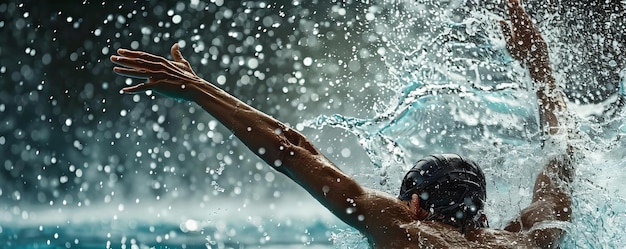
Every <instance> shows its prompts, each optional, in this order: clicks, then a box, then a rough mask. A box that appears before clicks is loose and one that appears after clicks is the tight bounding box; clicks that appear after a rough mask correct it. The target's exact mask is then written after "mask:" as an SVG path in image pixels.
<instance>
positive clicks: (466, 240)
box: [372, 221, 537, 249]
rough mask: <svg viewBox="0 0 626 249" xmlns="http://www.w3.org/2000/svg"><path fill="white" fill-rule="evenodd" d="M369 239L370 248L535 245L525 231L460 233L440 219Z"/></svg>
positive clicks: (399, 228)
mask: <svg viewBox="0 0 626 249" xmlns="http://www.w3.org/2000/svg"><path fill="white" fill-rule="evenodd" d="M380 237H381V238H377V239H376V240H375V241H373V243H372V244H373V248H376V249H387V248H410V249H413V248H537V246H536V245H535V244H534V240H532V239H530V237H529V236H528V235H527V234H526V233H516V232H509V231H505V230H498V229H489V228H485V229H479V230H477V231H475V232H474V233H472V234H470V235H463V234H462V233H460V232H459V231H458V230H457V229H455V228H453V227H451V226H448V225H446V224H443V223H440V222H432V221H415V222H411V223H408V224H400V225H399V226H397V227H395V228H391V229H389V230H388V234H387V236H380Z"/></svg>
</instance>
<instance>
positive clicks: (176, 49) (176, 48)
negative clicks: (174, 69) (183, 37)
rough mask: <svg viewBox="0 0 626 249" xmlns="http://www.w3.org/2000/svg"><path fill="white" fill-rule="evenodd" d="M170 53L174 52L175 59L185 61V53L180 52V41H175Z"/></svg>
mask: <svg viewBox="0 0 626 249" xmlns="http://www.w3.org/2000/svg"><path fill="white" fill-rule="evenodd" d="M170 53H171V54H172V58H173V59H174V61H177V62H183V61H185V58H183V54H181V53H180V46H178V43H174V45H173V46H172V49H170Z"/></svg>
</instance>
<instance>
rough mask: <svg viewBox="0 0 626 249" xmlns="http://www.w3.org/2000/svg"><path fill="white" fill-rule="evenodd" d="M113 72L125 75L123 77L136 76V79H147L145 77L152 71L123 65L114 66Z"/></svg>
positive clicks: (148, 76)
mask: <svg viewBox="0 0 626 249" xmlns="http://www.w3.org/2000/svg"><path fill="white" fill-rule="evenodd" d="M113 72H115V73H116V74H119V75H122V76H125V77H130V78H137V79H147V78H150V75H152V72H148V71H146V70H138V69H132V68H125V67H114V68H113Z"/></svg>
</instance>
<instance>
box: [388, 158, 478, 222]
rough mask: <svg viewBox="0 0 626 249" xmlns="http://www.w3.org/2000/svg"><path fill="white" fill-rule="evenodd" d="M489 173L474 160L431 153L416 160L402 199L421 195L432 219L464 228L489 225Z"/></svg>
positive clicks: (401, 196) (407, 175)
mask: <svg viewBox="0 0 626 249" xmlns="http://www.w3.org/2000/svg"><path fill="white" fill-rule="evenodd" d="M486 185H487V184H486V182H485V175H484V174H483V172H482V170H481V169H480V168H479V167H478V165H476V163H474V162H473V161H471V160H468V159H465V158H463V157H461V156H459V155H456V154H439V155H431V156H428V157H426V158H424V159H421V160H419V161H417V163H415V165H414V166H413V168H411V170H409V172H407V173H406V175H405V176H404V179H403V180H402V186H401V189H400V195H399V196H398V198H399V199H401V200H404V201H409V200H411V196H412V195H413V194H417V195H418V196H419V198H420V208H422V209H424V210H428V211H430V213H431V215H430V216H429V217H428V218H427V219H429V220H437V221H441V222H444V223H447V224H450V225H453V226H455V227H461V228H464V227H465V225H466V224H468V222H469V223H473V224H474V226H476V227H487V222H486V218H485V217H484V215H482V210H483V208H484V201H485V199H486V198H487V189H486Z"/></svg>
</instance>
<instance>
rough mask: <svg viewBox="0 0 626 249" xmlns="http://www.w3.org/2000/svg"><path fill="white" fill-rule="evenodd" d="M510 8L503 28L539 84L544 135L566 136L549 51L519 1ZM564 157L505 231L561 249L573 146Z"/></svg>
mask: <svg viewBox="0 0 626 249" xmlns="http://www.w3.org/2000/svg"><path fill="white" fill-rule="evenodd" d="M508 8H509V17H510V21H511V25H510V26H509V24H508V23H507V22H505V21H500V24H501V26H502V30H503V32H504V37H505V39H506V43H507V49H508V50H509V53H510V54H511V55H512V56H513V57H514V58H515V59H517V60H519V61H520V62H522V64H523V65H524V66H526V67H527V68H528V70H529V73H530V76H531V78H532V80H533V82H534V84H535V89H536V94H537V101H538V107H539V110H538V111H539V121H540V127H541V129H542V132H543V133H544V135H545V136H554V135H557V134H560V133H566V132H567V131H566V129H564V128H563V127H562V125H563V124H562V123H561V122H562V120H560V118H561V116H562V115H563V112H564V111H565V110H566V108H567V105H566V103H565V101H564V98H563V94H562V92H561V91H559V90H558V88H557V86H556V84H555V80H554V77H553V76H552V68H551V67H550V61H549V57H548V47H547V45H546V43H545V42H544V40H543V38H542V37H541V34H540V33H539V31H537V29H536V28H535V27H534V25H533V23H532V20H531V19H530V17H529V16H528V14H527V13H526V12H525V11H524V9H523V8H522V7H521V6H520V4H519V2H518V0H509V1H508ZM562 153H563V154H562V156H560V157H557V158H554V159H551V160H550V161H549V162H548V163H547V164H546V166H544V168H543V170H542V171H541V172H540V173H539V175H538V176H537V179H536V181H535V186H534V191H533V197H532V203H531V204H530V206H528V207H527V208H525V209H524V210H522V213H521V215H520V218H519V219H517V220H515V221H512V222H511V223H510V224H509V225H508V226H507V227H506V228H505V229H506V230H509V231H515V232H527V233H529V235H531V236H532V237H534V239H535V240H536V242H537V244H538V245H540V246H541V247H544V248H552V247H557V246H558V242H559V240H560V237H561V236H562V234H563V232H564V231H563V229H561V228H562V227H561V228H558V227H559V226H558V225H556V226H555V224H554V222H555V221H556V222H558V221H569V220H570V218H571V197H570V194H569V190H568V188H567V185H568V184H569V183H570V182H571V181H572V177H573V169H572V165H571V157H572V153H573V152H572V149H571V146H569V143H568V144H567V145H566V148H565V149H564V151H563V152H562ZM543 222H548V223H543ZM549 222H552V223H553V224H549ZM542 225H545V226H542ZM555 227H557V228H555Z"/></svg>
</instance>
